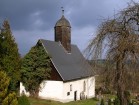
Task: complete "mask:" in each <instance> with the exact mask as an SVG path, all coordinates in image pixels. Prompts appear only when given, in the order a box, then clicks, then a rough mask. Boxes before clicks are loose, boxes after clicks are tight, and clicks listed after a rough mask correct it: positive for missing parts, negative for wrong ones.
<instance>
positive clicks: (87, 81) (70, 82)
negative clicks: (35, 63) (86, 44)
mask: <svg viewBox="0 0 139 105" xmlns="http://www.w3.org/2000/svg"><path fill="white" fill-rule="evenodd" d="M54 30H55V41H50V40H45V39H40V40H39V42H41V44H42V46H43V48H44V49H45V51H46V53H48V54H49V55H51V58H50V60H51V63H52V71H51V79H49V80H46V81H44V82H43V83H42V84H43V85H42V84H41V86H42V89H41V90H40V92H39V98H42V99H50V100H55V101H60V102H69V101H76V100H81V99H87V98H92V97H94V96H95V76H94V73H93V71H92V68H91V66H90V65H89V63H88V62H87V61H86V59H85V58H84V56H83V55H82V53H81V52H80V50H79V48H78V47H77V46H76V45H73V44H71V25H70V23H69V21H68V20H67V19H66V18H65V17H64V15H62V17H61V18H60V19H59V20H58V21H57V22H56V24H55V27H54ZM23 91H24V93H25V94H26V95H29V93H28V92H26V90H25V87H24V86H23V84H22V83H20V94H22V92H23Z"/></svg>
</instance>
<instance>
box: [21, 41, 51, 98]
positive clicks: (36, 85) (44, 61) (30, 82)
mask: <svg viewBox="0 0 139 105" xmlns="http://www.w3.org/2000/svg"><path fill="white" fill-rule="evenodd" d="M50 72H51V61H50V57H49V55H48V54H47V53H46V52H45V50H44V48H43V46H42V43H41V42H40V41H39V42H38V43H37V45H36V46H34V47H32V48H31V50H30V51H29V53H28V54H26V55H25V57H24V58H23V59H22V65H21V80H22V82H23V85H24V86H25V88H26V90H27V91H29V92H30V95H31V96H33V97H37V96H38V92H39V90H40V84H41V83H42V82H43V80H47V79H48V78H49V77H50Z"/></svg>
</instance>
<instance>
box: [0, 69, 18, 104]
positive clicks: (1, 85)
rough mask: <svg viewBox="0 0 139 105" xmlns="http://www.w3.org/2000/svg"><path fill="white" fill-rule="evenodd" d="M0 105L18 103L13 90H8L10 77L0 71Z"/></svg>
mask: <svg viewBox="0 0 139 105" xmlns="http://www.w3.org/2000/svg"><path fill="white" fill-rule="evenodd" d="M0 77H1V79H0V105H18V101H17V98H16V93H15V92H11V93H10V92H9V91H8V86H9V83H10V78H9V77H8V76H7V75H6V73H5V72H3V71H0Z"/></svg>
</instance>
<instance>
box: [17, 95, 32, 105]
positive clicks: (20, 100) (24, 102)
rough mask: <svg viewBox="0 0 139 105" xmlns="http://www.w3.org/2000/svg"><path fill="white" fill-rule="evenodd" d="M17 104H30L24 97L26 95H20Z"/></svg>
mask: <svg viewBox="0 0 139 105" xmlns="http://www.w3.org/2000/svg"><path fill="white" fill-rule="evenodd" d="M18 103H19V105H30V102H29V100H28V98H27V97H26V95H22V96H21V97H19V99H18Z"/></svg>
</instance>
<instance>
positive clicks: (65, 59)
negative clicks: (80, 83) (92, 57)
mask: <svg viewBox="0 0 139 105" xmlns="http://www.w3.org/2000/svg"><path fill="white" fill-rule="evenodd" d="M40 41H41V42H42V45H43V46H44V48H45V50H46V52H47V53H48V54H49V55H50V56H51V57H52V58H51V60H52V63H53V65H54V66H55V68H56V70H57V72H58V73H59V74H60V76H61V78H62V79H63V81H70V80H75V79H81V78H85V77H89V76H92V75H94V74H93V72H92V70H91V66H90V65H89V64H88V62H87V61H86V60H85V58H84V57H83V55H82V53H81V52H80V50H79V49H78V47H77V46H76V45H71V53H67V52H66V50H65V49H64V47H63V46H62V45H61V43H60V42H54V41H49V40H43V39H41V40H40Z"/></svg>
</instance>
